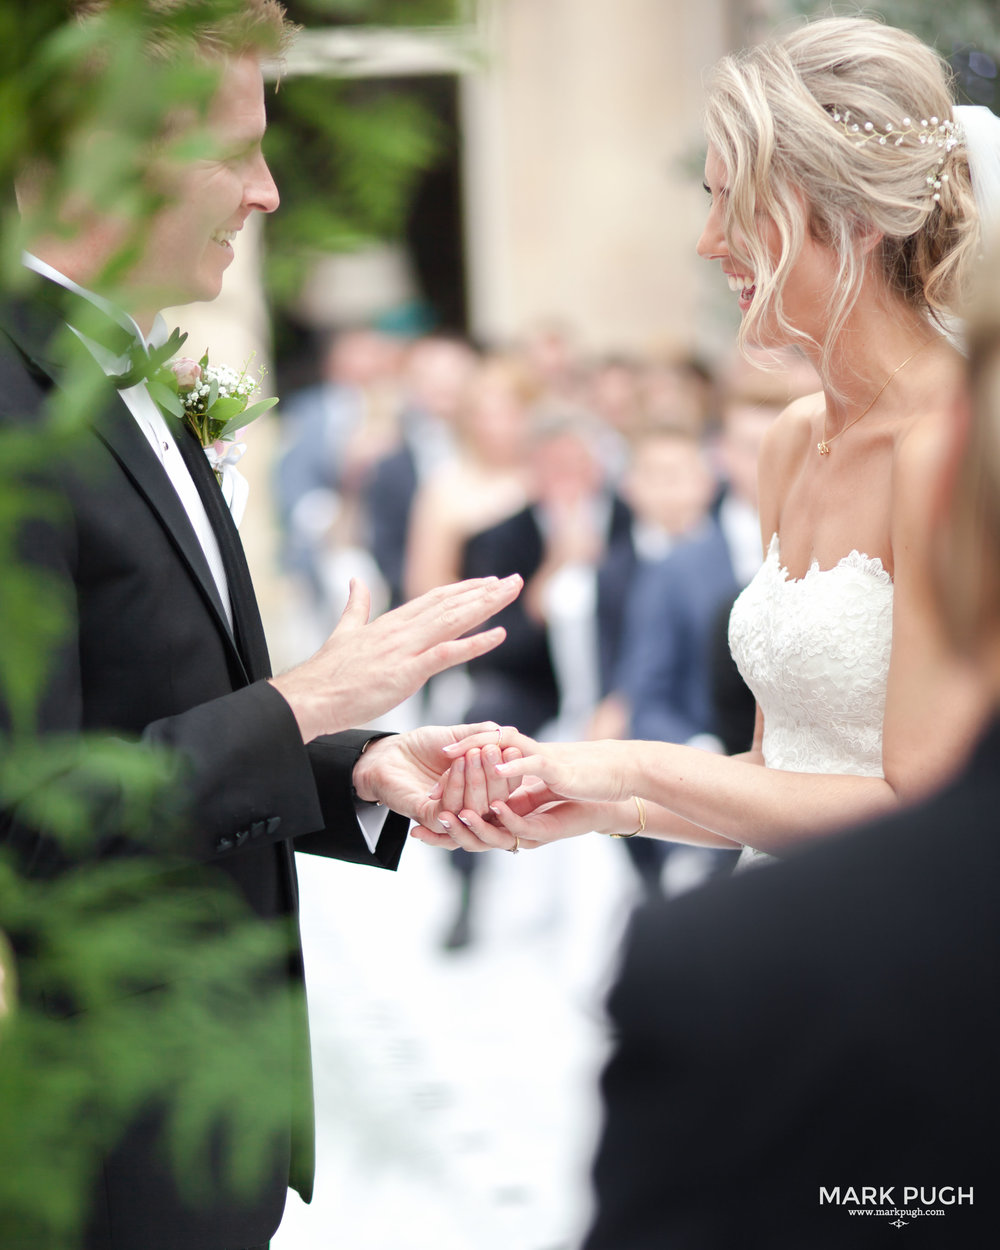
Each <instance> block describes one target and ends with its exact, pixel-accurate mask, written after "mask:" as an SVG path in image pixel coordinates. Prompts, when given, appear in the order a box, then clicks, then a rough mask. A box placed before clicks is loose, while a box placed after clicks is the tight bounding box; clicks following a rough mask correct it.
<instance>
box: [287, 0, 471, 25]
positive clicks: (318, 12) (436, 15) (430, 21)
mask: <svg viewBox="0 0 1000 1250" xmlns="http://www.w3.org/2000/svg"><path fill="white" fill-rule="evenodd" d="M474 3H475V0H284V4H285V9H286V10H287V12H288V16H289V17H290V18H291V19H292V21H294V22H298V23H299V24H300V25H302V26H359V25H362V26H446V25H449V24H450V23H452V22H457V21H460V20H461V19H462V17H463V16H464V15H465V13H466V11H467V10H468V9H470V8H471V7H474Z"/></svg>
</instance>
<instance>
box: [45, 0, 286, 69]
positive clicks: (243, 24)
mask: <svg viewBox="0 0 1000 1250" xmlns="http://www.w3.org/2000/svg"><path fill="white" fill-rule="evenodd" d="M70 7H71V11H72V13H73V15H74V16H75V17H77V18H78V19H81V20H82V19H86V18H88V17H94V16H97V15H99V14H102V13H107V12H109V11H113V10H114V8H115V0H71V5H70ZM141 7H142V8H143V9H144V10H145V14H144V16H145V18H146V20H147V22H148V28H147V29H146V31H145V34H146V49H147V51H148V53H149V54H150V55H152V56H154V57H172V56H176V55H177V54H178V53H179V52H182V51H184V50H186V49H188V48H193V49H194V50H195V51H197V52H198V53H200V54H201V55H203V56H226V55H229V56H239V55H242V54H244V53H249V54H253V55H258V56H274V57H279V56H281V55H282V54H283V53H284V52H285V51H286V50H287V47H288V44H289V43H290V42H291V39H292V36H293V35H294V34H295V32H296V31H297V30H298V27H297V26H296V25H295V24H294V23H292V22H289V20H288V18H287V15H286V13H285V6H284V5H283V4H281V3H280V0H145V3H144V4H143V5H142V6H141Z"/></svg>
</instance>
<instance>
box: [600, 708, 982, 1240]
mask: <svg viewBox="0 0 1000 1250" xmlns="http://www.w3.org/2000/svg"><path fill="white" fill-rule="evenodd" d="M998 812H1000V721H998V722H997V723H996V724H995V725H994V726H993V727H992V728H991V729H990V730H989V731H988V733H987V734H986V736H985V737H984V739H983V740H982V742H981V744H980V746H979V748H978V750H977V752H976V754H975V756H974V758H973V759H972V761H971V764H970V766H969V768H968V770H967V772H966V773H965V775H964V776H962V777H961V779H960V780H958V781H957V782H956V783H955V784H953V785H952V786H951V787H950V788H948V789H947V790H945V791H944V792H943V793H941V794H940V795H939V796H938V797H936V798H934V799H932V800H931V801H929V802H927V803H926V804H924V805H923V806H921V807H919V808H915V809H913V810H909V811H903V812H900V813H899V814H897V815H895V816H894V817H893V818H892V819H889V820H885V821H882V822H879V823H877V824H873V825H871V826H867V827H865V828H863V829H861V830H859V831H857V832H853V833H850V834H845V835H843V836H841V837H838V838H835V839H832V840H830V841H828V842H826V843H824V844H820V845H817V846H815V847H813V848H811V849H808V850H805V851H803V852H801V853H799V854H797V855H795V856H794V857H790V858H789V859H788V860H786V861H784V862H782V863H780V864H775V865H768V866H766V867H762V868H759V869H757V870H755V871H750V872H748V873H746V874H744V875H742V876H740V877H736V878H732V879H730V880H728V881H725V882H722V883H717V884H713V885H710V886H707V887H705V888H704V889H702V890H700V891H698V892H695V893H692V894H690V895H687V896H685V897H683V898H681V899H678V900H675V901H673V902H667V903H663V904H655V905H651V906H649V907H646V908H644V909H643V910H642V911H641V912H640V913H638V914H637V916H636V917H635V919H634V921H633V924H632V927H631V931H630V935H629V937H628V939H627V943H626V951H625V957H624V964H623V967H622V969H621V972H620V975H619V977H618V981H617V984H616V986H615V988H614V989H613V991H612V994H611V998H610V1009H611V1015H612V1019H613V1022H614V1026H615V1028H616V1030H617V1034H618V1036H617V1043H616V1048H615V1050H614V1053H613V1056H612V1058H611V1060H610V1062H609V1065H608V1067H607V1069H606V1071H605V1074H604V1080H603V1096H604V1106H605V1125H604V1131H603V1137H602V1140H601V1144H600V1148H599V1152H598V1156H597V1161H596V1166H595V1183H596V1191H597V1214H596V1220H595V1223H594V1225H593V1228H592V1230H591V1232H590V1236H589V1238H588V1240H587V1242H586V1250H733V1247H740V1250H747V1248H750V1250H753V1248H755V1247H761V1248H766V1250H786V1248H787V1250H804V1248H808V1250H843V1248H845V1247H851V1250H853V1248H854V1247H881V1246H884V1245H890V1246H894V1247H899V1246H902V1245H903V1244H904V1242H905V1244H906V1246H934V1247H945V1246H946V1247H949V1250H951V1248H955V1250H965V1248H969V1250H973V1248H977V1247H979V1246H983V1245H987V1244H990V1243H991V1242H992V1240H993V1239H994V1237H995V1224H996V1196H997V1182H996V1178H995V1166H994V1158H993V1152H992V1149H991V1148H990V1145H989V1143H990V1142H991V1140H992V1134H993V1132H994V1130H995V1126H996V1123H997V1117H998V1114H1000V1098H998V1081H997V1055H998V1053H1000V1007H998V998H997V984H998V976H1000V837H998V832H1000V819H998V815H997V813H998ZM865 1187H868V1188H869V1191H870V1192H869V1193H868V1194H867V1195H866V1194H865V1192H864V1189H865ZM907 1188H909V1189H910V1190H911V1191H916V1193H911V1194H909V1195H907V1192H906V1191H907ZM824 1189H825V1190H826V1194H825V1196H824V1194H823V1193H822V1192H821V1190H824ZM852 1190H853V1192H851V1191H852ZM970 1190H971V1191H973V1192H972V1200H971V1202H970V1201H969V1199H968V1196H967V1195H968V1191H970ZM876 1191H877V1192H876ZM883 1191H885V1192H883ZM935 1191H936V1192H935ZM959 1191H961V1192H962V1193H964V1194H965V1195H966V1197H965V1198H962V1197H960V1192H959ZM866 1198H867V1201H866ZM858 1209H860V1210H862V1211H863V1210H865V1209H867V1210H868V1211H870V1212H871V1213H870V1214H867V1215H864V1214H861V1215H852V1214H850V1211H851V1210H858ZM894 1210H895V1211H901V1212H902V1214H901V1215H893V1214H889V1212H891V1211H894ZM880 1211H881V1212H884V1213H880ZM914 1212H919V1214H914ZM933 1212H938V1213H939V1214H933ZM897 1219H898V1220H902V1221H904V1223H903V1224H902V1225H897V1224H895V1223H894V1221H895V1220H897Z"/></svg>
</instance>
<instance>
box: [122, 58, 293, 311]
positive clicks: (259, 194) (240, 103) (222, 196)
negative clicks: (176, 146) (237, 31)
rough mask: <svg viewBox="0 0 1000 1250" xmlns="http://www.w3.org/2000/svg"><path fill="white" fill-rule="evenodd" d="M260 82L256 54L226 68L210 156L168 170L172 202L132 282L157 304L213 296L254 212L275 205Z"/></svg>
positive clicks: (212, 115) (214, 109)
mask: <svg viewBox="0 0 1000 1250" xmlns="http://www.w3.org/2000/svg"><path fill="white" fill-rule="evenodd" d="M265 125H266V118H265V114H264V83H263V78H262V75H261V71H260V64H259V62H258V61H257V59H256V58H255V57H252V56H244V57H239V58H236V59H234V60H231V61H227V62H226V63H225V67H224V69H223V72H222V77H221V80H220V84H219V89H218V91H217V93H216V95H215V98H214V100H213V102H212V106H211V108H210V110H209V114H208V118H207V131H208V138H209V143H210V149H211V150H210V151H209V152H208V153H207V154H206V156H205V157H204V158H202V159H199V160H196V161H192V162H190V163H189V164H186V165H182V166H177V165H174V166H171V167H170V169H169V170H168V171H166V174H165V177H166V180H167V182H166V186H165V190H166V191H167V192H168V194H169V195H170V202H169V203H168V205H167V206H166V207H164V208H163V209H161V210H160V212H159V213H157V215H156V216H155V218H154V219H153V221H152V223H151V224H150V229H149V233H148V236H147V240H146V246H145V248H144V251H143V258H142V260H141V261H140V262H139V265H138V267H137V269H136V270H135V271H134V272H133V275H132V278H133V281H134V282H135V284H136V285H137V286H139V287H141V288H143V289H144V290H146V291H149V292H151V293H153V294H154V295H155V300H154V303H155V306H156V307H163V306H165V305H167V304H186V303H190V302H192V301H194V300H210V299H214V298H215V297H216V296H217V295H218V294H219V292H220V290H221V289H222V277H223V274H224V273H225V271H226V270H227V269H228V267H229V265H230V264H231V263H232V260H233V256H234V247H238V246H239V239H238V236H239V231H240V230H241V229H242V228H243V225H244V224H245V222H246V221H247V219H248V218H249V216H250V215H251V213H254V212H260V213H271V212H274V210H275V209H276V208H277V207H278V189H277V187H276V186H275V185H274V180H273V179H272V177H271V172H270V170H269V169H268V167H267V164H266V162H265V160H264V157H263V154H262V152H261V140H262V138H263V136H264V128H265Z"/></svg>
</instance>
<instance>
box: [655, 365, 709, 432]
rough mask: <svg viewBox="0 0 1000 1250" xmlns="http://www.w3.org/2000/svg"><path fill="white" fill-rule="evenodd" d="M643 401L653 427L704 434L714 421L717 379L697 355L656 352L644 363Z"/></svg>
mask: <svg viewBox="0 0 1000 1250" xmlns="http://www.w3.org/2000/svg"><path fill="white" fill-rule="evenodd" d="M640 397H641V403H642V410H643V413H644V415H645V419H646V421H647V422H648V423H649V424H651V425H677V426H681V427H683V428H685V429H689V430H690V431H691V432H692V433H693V434H703V433H704V432H705V431H706V430H707V429H708V428H709V427H710V426H711V425H712V424H713V421H714V417H715V414H714V404H715V379H714V377H713V374H712V371H711V369H710V368H709V367H708V365H707V364H706V363H705V362H704V361H703V360H701V359H700V358H699V357H698V356H696V355H695V354H694V353H692V352H689V351H686V350H680V349H678V348H656V349H654V350H653V351H652V352H650V354H649V358H648V359H647V360H646V361H645V362H644V364H643V369H642V376H641V380H640Z"/></svg>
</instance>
